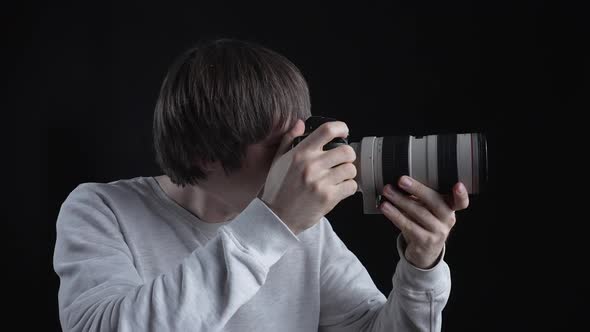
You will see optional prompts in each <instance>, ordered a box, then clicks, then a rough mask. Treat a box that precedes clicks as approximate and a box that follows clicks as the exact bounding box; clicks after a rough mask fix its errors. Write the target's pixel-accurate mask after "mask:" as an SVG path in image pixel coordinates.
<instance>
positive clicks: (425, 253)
mask: <svg viewBox="0 0 590 332" xmlns="http://www.w3.org/2000/svg"><path fill="white" fill-rule="evenodd" d="M398 185H399V187H400V188H402V189H403V190H405V191H406V192H407V193H408V194H410V195H407V194H405V193H401V192H400V191H399V190H396V189H394V188H393V187H392V186H391V185H389V184H388V185H386V186H385V187H384V188H383V196H384V197H385V198H386V199H387V200H385V201H384V202H383V203H381V205H380V206H379V209H380V210H381V212H382V213H383V215H385V216H386V217H387V219H389V220H391V222H392V223H393V224H394V225H395V226H397V228H399V229H400V231H401V232H402V235H403V236H404V239H405V240H406V243H407V247H406V252H405V257H406V259H407V260H408V261H409V262H410V263H411V264H413V265H414V266H416V267H418V268H422V269H428V268H431V267H433V266H434V265H435V263H436V261H437V258H438V257H439V256H440V254H441V252H442V249H443V247H444V244H445V241H446V240H447V237H448V236H449V232H450V231H451V229H452V228H453V226H454V225H455V222H456V218H455V211H459V210H463V209H465V208H467V206H469V196H468V194H467V190H466V189H465V186H464V185H463V184H462V183H461V182H457V183H456V184H455V185H454V186H453V190H452V194H450V195H448V196H445V195H441V194H439V193H438V192H436V191H434V190H433V189H431V188H429V187H427V186H425V185H424V184H422V183H420V182H418V181H416V180H415V179H412V178H411V177H409V176H402V177H401V178H400V179H399V182H398Z"/></svg>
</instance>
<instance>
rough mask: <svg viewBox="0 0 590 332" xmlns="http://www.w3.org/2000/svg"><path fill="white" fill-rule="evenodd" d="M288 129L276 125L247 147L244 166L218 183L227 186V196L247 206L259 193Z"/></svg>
mask: <svg viewBox="0 0 590 332" xmlns="http://www.w3.org/2000/svg"><path fill="white" fill-rule="evenodd" d="M288 130H289V128H279V127H275V129H274V130H273V131H272V132H271V133H270V135H269V136H268V137H267V138H265V139H264V140H262V141H260V142H258V143H255V144H251V145H249V146H248V147H247V149H246V155H245V158H244V160H243V161H242V167H241V168H240V169H239V170H236V171H233V172H232V173H231V174H230V175H229V176H226V177H223V178H222V179H220V180H221V181H220V182H221V183H218V185H221V186H223V187H224V188H227V189H225V190H224V192H225V194H226V195H227V198H229V199H231V201H233V202H236V203H238V204H239V205H242V206H243V207H244V208H245V207H246V205H247V204H248V203H249V202H251V201H252V199H254V198H255V197H256V196H257V195H258V193H259V192H260V190H261V189H262V187H263V186H264V183H265V182H266V177H267V175H268V172H269V170H270V167H271V164H272V161H273V159H274V157H275V155H276V153H277V150H278V148H279V145H280V143H281V140H282V138H283V135H284V134H285V133H286V132H287V131H288Z"/></svg>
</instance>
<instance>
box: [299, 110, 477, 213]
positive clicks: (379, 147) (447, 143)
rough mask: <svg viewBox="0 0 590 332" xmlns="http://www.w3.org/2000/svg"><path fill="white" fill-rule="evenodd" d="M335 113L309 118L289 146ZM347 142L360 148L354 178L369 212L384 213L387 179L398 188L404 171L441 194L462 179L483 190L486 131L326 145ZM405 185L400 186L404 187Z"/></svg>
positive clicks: (474, 189)
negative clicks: (383, 193)
mask: <svg viewBox="0 0 590 332" xmlns="http://www.w3.org/2000/svg"><path fill="white" fill-rule="evenodd" d="M328 121H336V119H333V118H328V117H322V116H312V117H309V118H308V119H307V120H306V121H305V132H304V134H303V135H302V136H299V137H296V138H295V139H294V140H293V143H292V145H291V148H294V147H295V146H296V145H297V144H299V142H301V141H302V140H303V139H305V137H307V136H308V135H309V134H310V133H311V132H312V131H314V130H315V129H316V128H318V127H319V126H320V125H322V124H323V123H325V122H328ZM342 144H348V145H350V146H351V147H352V148H353V149H354V151H355V152H356V156H357V158H356V160H355V161H354V165H355V167H356V169H357V175H356V177H355V178H354V180H355V181H356V182H357V183H358V190H357V191H360V192H361V194H362V196H363V210H364V213H365V214H381V211H380V210H379V208H378V207H379V203H380V201H381V195H380V193H381V192H383V187H384V186H385V185H386V184H388V183H389V184H392V185H393V186H394V187H396V188H398V189H399V187H398V186H397V181H398V179H399V178H400V177H401V176H402V175H409V176H411V177H412V178H414V179H416V180H418V181H420V182H422V183H423V184H425V185H427V186H428V187H430V188H432V189H434V190H436V191H438V192H439V193H442V194H448V193H450V192H451V190H452V187H453V185H454V184H455V183H457V181H461V182H462V183H463V184H464V185H465V187H466V189H467V192H468V193H469V195H477V194H479V193H481V192H483V191H485V187H486V184H487V181H488V155H487V140H486V136H485V135H484V134H482V133H457V134H442V135H427V136H411V135H409V136H383V137H376V136H367V137H362V139H361V140H360V142H348V139H347V138H341V137H337V138H335V139H333V140H332V141H331V142H329V143H328V144H326V145H324V148H323V149H324V150H330V149H333V148H335V147H337V146H339V145H342ZM400 190H401V189H400Z"/></svg>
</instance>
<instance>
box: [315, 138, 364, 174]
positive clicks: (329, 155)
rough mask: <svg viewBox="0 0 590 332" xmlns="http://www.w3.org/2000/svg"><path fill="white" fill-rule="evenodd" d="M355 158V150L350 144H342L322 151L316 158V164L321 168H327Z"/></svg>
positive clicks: (350, 161)
mask: <svg viewBox="0 0 590 332" xmlns="http://www.w3.org/2000/svg"><path fill="white" fill-rule="evenodd" d="M355 160H356V152H355V151H354V149H353V148H352V146H350V145H347V144H344V145H340V146H339V147H336V148H335V149H331V150H328V151H326V152H324V153H322V154H321V156H320V157H319V158H318V164H319V166H320V167H321V168H323V169H327V168H331V167H334V166H337V165H340V164H342V163H352V162H353V161H355Z"/></svg>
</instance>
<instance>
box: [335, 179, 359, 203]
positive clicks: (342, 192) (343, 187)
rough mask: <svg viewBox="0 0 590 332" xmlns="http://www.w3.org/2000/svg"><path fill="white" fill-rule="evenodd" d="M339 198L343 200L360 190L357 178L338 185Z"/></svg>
mask: <svg viewBox="0 0 590 332" xmlns="http://www.w3.org/2000/svg"><path fill="white" fill-rule="evenodd" d="M336 187H337V188H336V192H337V193H338V200H339V201H341V200H343V199H345V198H346V197H349V196H352V195H354V194H355V193H356V192H357V190H358V187H359V186H358V183H357V182H356V181H355V180H352V179H351V180H346V181H343V182H340V183H339V184H337V185H336Z"/></svg>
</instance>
